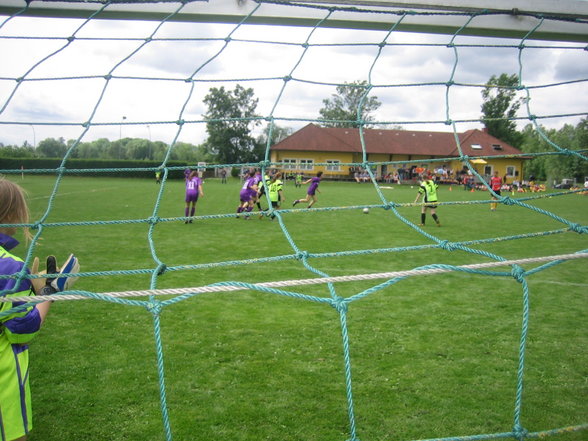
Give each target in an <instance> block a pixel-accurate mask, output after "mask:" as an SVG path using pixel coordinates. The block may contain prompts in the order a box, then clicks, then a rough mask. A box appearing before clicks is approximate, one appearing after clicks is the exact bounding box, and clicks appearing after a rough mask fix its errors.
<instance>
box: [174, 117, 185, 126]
mask: <svg viewBox="0 0 588 441" xmlns="http://www.w3.org/2000/svg"><path fill="white" fill-rule="evenodd" d="M184 122H185V121H184V120H183V119H179V120H177V121H176V124H177V125H178V126H183V125H184Z"/></svg>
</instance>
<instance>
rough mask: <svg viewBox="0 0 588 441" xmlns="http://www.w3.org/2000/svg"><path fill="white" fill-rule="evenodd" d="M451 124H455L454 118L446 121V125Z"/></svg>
mask: <svg viewBox="0 0 588 441" xmlns="http://www.w3.org/2000/svg"><path fill="white" fill-rule="evenodd" d="M451 124H453V120H451V119H448V120H446V121H445V125H446V126H450V125H451Z"/></svg>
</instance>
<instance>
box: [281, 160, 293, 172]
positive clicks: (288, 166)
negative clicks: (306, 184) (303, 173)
mask: <svg viewBox="0 0 588 441" xmlns="http://www.w3.org/2000/svg"><path fill="white" fill-rule="evenodd" d="M282 164H284V170H293V169H295V168H296V159H282Z"/></svg>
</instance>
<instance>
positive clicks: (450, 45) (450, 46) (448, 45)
mask: <svg viewBox="0 0 588 441" xmlns="http://www.w3.org/2000/svg"><path fill="white" fill-rule="evenodd" d="M447 47H448V48H452V47H455V44H454V43H453V42H452V43H448V44H447Z"/></svg>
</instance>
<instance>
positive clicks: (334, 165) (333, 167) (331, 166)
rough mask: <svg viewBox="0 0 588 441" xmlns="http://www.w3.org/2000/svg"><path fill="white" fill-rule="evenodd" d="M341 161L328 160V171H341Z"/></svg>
mask: <svg viewBox="0 0 588 441" xmlns="http://www.w3.org/2000/svg"><path fill="white" fill-rule="evenodd" d="M340 164H341V161H338V160H337V159H327V171H337V172H338V171H341V165H340Z"/></svg>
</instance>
